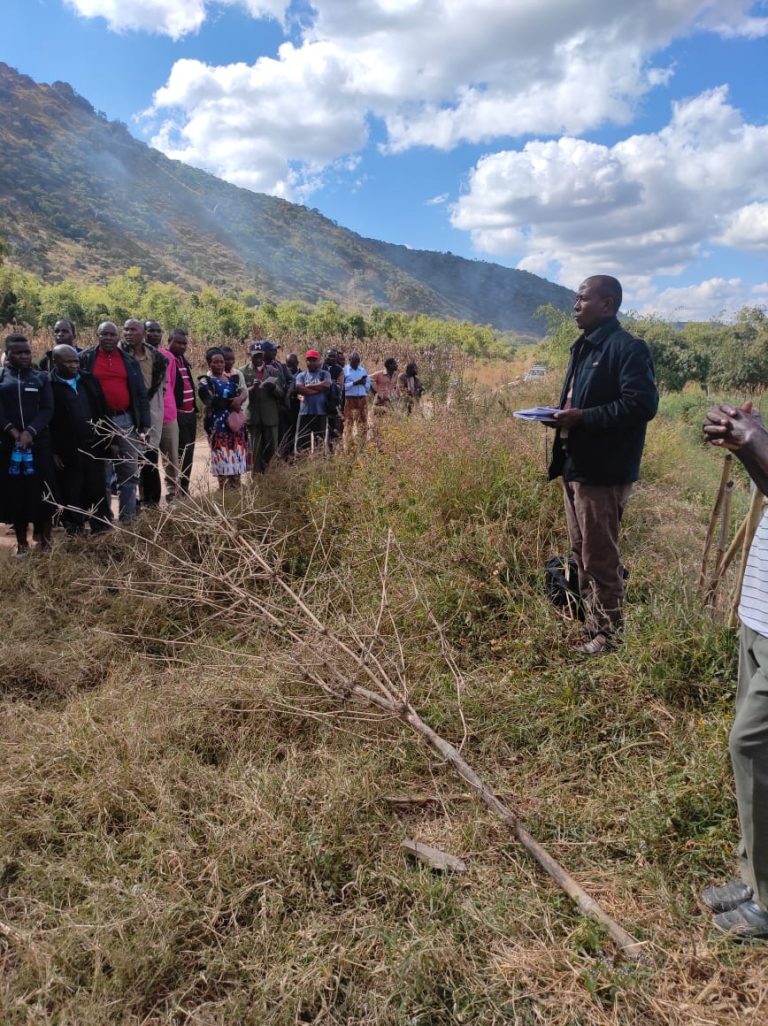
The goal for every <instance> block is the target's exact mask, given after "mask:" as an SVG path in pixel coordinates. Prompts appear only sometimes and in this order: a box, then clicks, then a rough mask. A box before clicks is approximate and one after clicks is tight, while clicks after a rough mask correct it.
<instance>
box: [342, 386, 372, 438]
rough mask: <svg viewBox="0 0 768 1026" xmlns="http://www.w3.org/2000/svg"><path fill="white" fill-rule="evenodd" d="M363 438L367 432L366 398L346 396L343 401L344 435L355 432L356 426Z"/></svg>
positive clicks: (363, 396)
mask: <svg viewBox="0 0 768 1026" xmlns="http://www.w3.org/2000/svg"><path fill="white" fill-rule="evenodd" d="M358 425H359V426H360V430H361V432H362V434H363V436H364V437H365V435H366V434H367V432H368V396H365V395H348V396H347V397H346V398H345V400H344V435H345V439H346V435H347V433H348V432H349V437H350V438H351V437H352V432H353V431H356V430H357V426H358Z"/></svg>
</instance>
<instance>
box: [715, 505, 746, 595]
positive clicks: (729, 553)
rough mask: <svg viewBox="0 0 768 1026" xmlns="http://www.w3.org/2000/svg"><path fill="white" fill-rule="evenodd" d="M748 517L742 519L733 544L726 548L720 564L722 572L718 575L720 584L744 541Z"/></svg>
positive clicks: (732, 541)
mask: <svg viewBox="0 0 768 1026" xmlns="http://www.w3.org/2000/svg"><path fill="white" fill-rule="evenodd" d="M748 519H749V518H748V517H745V518H744V519H743V520H742V522H741V523H740V524H739V526H738V527H737V529H736V534H734V536H733V538H732V539H731V544H730V545H729V546H728V548H727V549H726V550H725V555H724V556H723V561H722V563H721V564H720V572H719V574H718V577H717V581H718V584H719V583H720V581H721V580H722V579H723V577H724V576H725V573H726V571H727V570H728V567H729V566H730V565H731V563H732V562H733V557H734V556H735V555H736V553H737V552H738V551H739V549H740V548H741V546H742V545H743V543H744V532H745V531H746V529H747V520H748Z"/></svg>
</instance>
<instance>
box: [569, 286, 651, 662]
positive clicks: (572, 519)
mask: <svg viewBox="0 0 768 1026" xmlns="http://www.w3.org/2000/svg"><path fill="white" fill-rule="evenodd" d="M621 299H622V291H621V285H620V284H619V282H618V281H617V280H616V279H615V278H611V277H609V276H608V275H603V274H600V275H595V276H594V277H591V278H587V279H586V281H584V282H582V284H581V285H580V286H579V290H578V293H577V295H576V302H575V304H574V307H573V310H574V317H575V320H576V324H577V325H578V327H579V328H581V331H582V334H581V335H580V336H579V338H578V339H577V340H576V342H575V343H574V344H573V346H572V347H571V355H570V360H569V362H568V371H567V373H566V377H565V383H564V385H563V390H562V393H561V396H560V410H559V412H558V413H556V414H555V420H556V422H557V432H556V435H555V443H554V447H553V452H552V463H551V466H550V468H549V477H550V480H551V479H553V478H555V477H560V476H562V478H563V494H564V497H565V514H566V519H567V522H568V536H569V538H570V542H571V549H572V552H573V558H574V560H575V561H576V566H577V567H578V572H579V587H580V590H581V596H582V599H583V601H584V605H585V612H586V637H585V638H584V640H583V643H582V644H581V645H580V646H579V650H580V651H582V652H584V653H586V654H588V655H594V654H596V653H598V652H602V651H603V650H605V649H606V648H610V647H611V646H612V644H614V643H615V642H616V641H617V640H618V635H619V632H620V630H621V627H622V622H623V619H622V605H623V600H624V570H623V567H622V565H621V559H620V555H619V526H620V524H621V518H622V515H623V513H624V507H625V506H626V503H627V500H628V499H629V496H630V494H631V491H632V484H633V482H635V481H636V480H637V479H638V477H639V473H640V458H641V456H642V452H643V446H644V444H645V429H646V424H647V423H648V421H649V420H652V419H653V417H654V416H655V415H656V410H657V408H658V404H659V393H658V391H657V388H656V382H655V379H654V370H653V361H652V359H651V354H650V350H649V349H648V346H647V345H646V344H645V342H643V341H642V340H641V339H638V338H635V337H634V336H633V335H630V334H629V332H627V331H624V329H623V328H622V327H621V325H620V324H619V322H618V320H617V319H616V314H617V312H618V310H619V307H620V306H621Z"/></svg>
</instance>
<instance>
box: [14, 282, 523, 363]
mask: <svg viewBox="0 0 768 1026" xmlns="http://www.w3.org/2000/svg"><path fill="white" fill-rule="evenodd" d="M60 317H67V318H69V319H70V320H72V321H73V322H74V323H75V324H76V325H78V326H80V327H82V326H88V327H95V326H96V325H97V324H98V323H99V322H100V321H104V320H112V321H115V322H116V323H117V324H121V323H122V322H123V321H125V320H127V319H128V318H129V317H140V318H142V319H146V320H156V321H159V322H160V324H162V325H164V326H165V327H167V328H168V327H175V326H179V327H183V328H185V329H186V330H187V331H188V332H189V333H190V334H191V335H192V336H194V337H195V338H196V339H198V340H200V341H203V342H213V341H219V340H221V339H224V338H229V339H239V340H241V341H242V340H244V339H247V338H266V337H269V338H272V339H274V340H275V341H276V342H278V343H289V342H290V343H293V342H298V341H301V340H303V339H305V340H312V339H316V340H331V339H333V340H339V341H346V342H349V343H350V344H351V345H354V344H355V343H356V342H357V341H360V340H363V339H366V338H378V339H396V340H398V341H401V342H405V343H408V344H409V345H410V346H411V347H413V348H414V349H417V350H418V349H422V348H434V347H448V348H451V349H460V350H461V351H462V352H464V353H466V354H467V355H470V356H499V355H503V354H505V353H508V352H509V350H510V337H509V336H508V335H501V334H499V333H498V332H496V331H495V330H494V329H493V328H492V327H491V326H489V325H480V324H473V323H471V322H469V321H453V320H439V319H437V318H434V317H427V316H425V315H424V314H415V313H399V312H396V311H392V310H384V309H383V308H381V307H377V306H374V307H372V309H371V310H370V312H368V313H366V314H363V313H360V312H356V311H348V310H343V309H341V308H340V307H339V306H338V304H337V303H334V302H331V301H325V302H320V303H317V304H315V305H314V306H313V305H310V304H307V303H302V302H299V301H296V300H292V301H287V302H282V303H273V302H268V301H267V302H263V301H260V299H259V297H258V296H257V295H256V294H254V293H248V292H241V291H232V292H227V293H223V292H219V291H217V290H216V289H213V288H210V287H204V288H202V289H200V291H199V292H189V291H186V290H184V289H182V288H181V287H180V286H178V285H176V284H174V283H172V282H160V281H154V280H151V279H149V278H148V277H147V276H146V275H144V274H143V273H142V272H141V270H140V269H139V268H138V267H132V268H129V269H128V270H127V271H125V272H124V273H123V274H120V275H117V276H116V277H114V278H111V279H110V280H109V281H107V282H106V283H105V284H94V283H88V282H78V281H74V280H69V279H68V280H65V281H62V282H57V283H49V282H45V281H43V280H42V279H40V278H38V277H36V276H35V275H33V274H28V273H27V272H25V271H21V270H19V269H18V268H15V267H12V266H10V265H4V266H0V324H25V325H28V326H29V327H30V328H32V329H33V330H35V331H38V330H44V329H46V328H52V327H53V324H54V322H55V321H56V320H58V318H60Z"/></svg>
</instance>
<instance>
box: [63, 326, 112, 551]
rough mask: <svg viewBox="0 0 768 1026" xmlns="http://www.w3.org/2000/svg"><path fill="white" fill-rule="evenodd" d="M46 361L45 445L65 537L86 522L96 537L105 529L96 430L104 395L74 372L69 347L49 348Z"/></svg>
mask: <svg viewBox="0 0 768 1026" xmlns="http://www.w3.org/2000/svg"><path fill="white" fill-rule="evenodd" d="M51 362H52V364H53V371H52V373H51V387H52V389H53V417H52V418H51V425H50V428H51V447H52V450H53V462H54V464H55V466H56V479H57V483H58V490H59V498H60V500H61V503H62V505H63V506H64V507H65V509H64V511H63V513H62V515H61V520H62V523H63V525H64V528H65V529H66V531H67V533H68V534H83V533H84V529H85V522H86V520H88V521H89V523H90V527H91V534H99V533H100V532H101V531H104V530H107V529H108V523H107V520H108V516H107V509H106V505H105V504H106V495H105V493H104V461H105V460H106V459H107V455H108V449H109V446H108V443H107V440H106V439H105V437H104V433H103V428H102V429H101V431H100V429H99V422H100V421H103V419H104V416H105V413H106V406H105V403H104V393H103V392H102V390H101V385H100V384H99V383H98V381H97V380H96V378H94V377H93V375H92V374H88V373H87V371H83V370H80V361H79V359H78V353H77V350H76V349H75V348H74V347H73V346H69V345H57V346H54V348H53V350H52V353H51Z"/></svg>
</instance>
